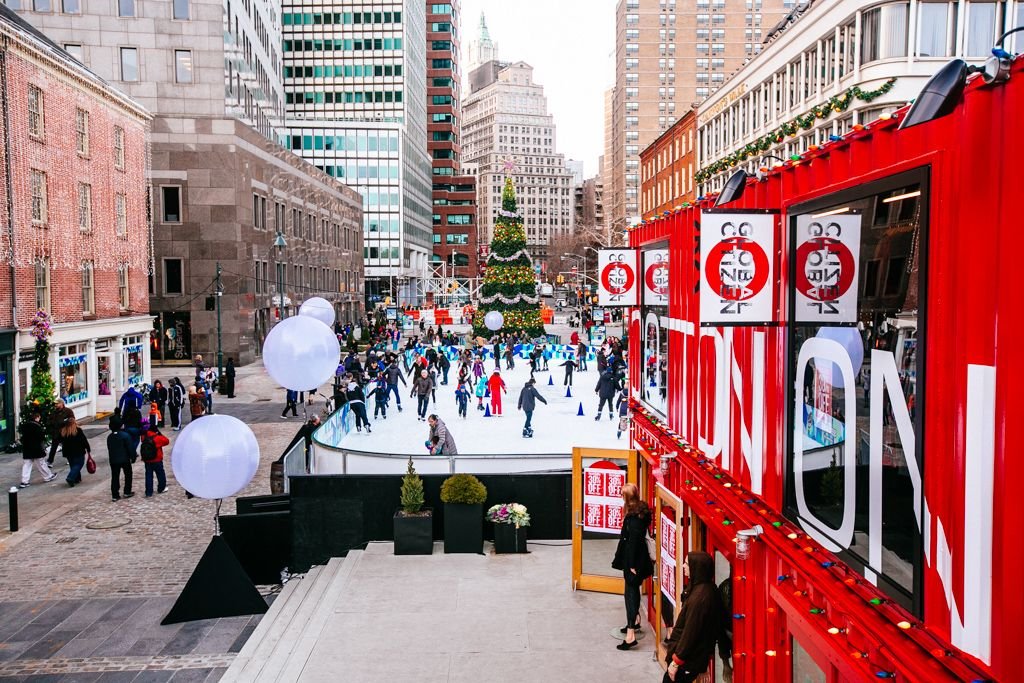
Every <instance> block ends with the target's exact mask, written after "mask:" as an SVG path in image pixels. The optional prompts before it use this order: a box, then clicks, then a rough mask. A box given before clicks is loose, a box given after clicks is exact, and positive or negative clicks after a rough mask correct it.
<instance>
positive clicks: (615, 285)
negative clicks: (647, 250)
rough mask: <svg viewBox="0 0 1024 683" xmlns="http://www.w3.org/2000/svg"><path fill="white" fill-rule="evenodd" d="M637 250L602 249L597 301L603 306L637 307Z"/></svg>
mask: <svg viewBox="0 0 1024 683" xmlns="http://www.w3.org/2000/svg"><path fill="white" fill-rule="evenodd" d="M636 257H637V252H636V250H635V249H602V250H601V251H600V252H598V257H597V299H598V303H599V304H600V305H602V306H636V305H637V290H638V289H639V283H638V280H639V278H638V277H637V267H636V260H637V259H636Z"/></svg>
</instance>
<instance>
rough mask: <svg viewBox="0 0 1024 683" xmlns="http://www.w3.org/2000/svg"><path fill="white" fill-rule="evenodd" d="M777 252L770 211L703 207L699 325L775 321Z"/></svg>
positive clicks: (773, 221) (749, 323) (773, 223)
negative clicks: (724, 209)
mask: <svg viewBox="0 0 1024 683" xmlns="http://www.w3.org/2000/svg"><path fill="white" fill-rule="evenodd" d="M774 255H775V217H774V216H773V215H772V214H770V213H734V212H707V211H705V212H702V213H701V223H700V262H701V274H700V278H701V281H700V322H701V325H757V324H763V323H767V322H771V321H772V320H773V318H774V316H773V315H772V313H773V311H772V291H773V288H772V283H773V282H774V280H773V278H772V261H773V260H774Z"/></svg>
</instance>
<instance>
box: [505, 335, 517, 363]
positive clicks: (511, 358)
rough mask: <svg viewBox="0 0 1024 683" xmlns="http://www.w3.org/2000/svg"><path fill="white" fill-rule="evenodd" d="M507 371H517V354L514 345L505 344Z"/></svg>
mask: <svg viewBox="0 0 1024 683" xmlns="http://www.w3.org/2000/svg"><path fill="white" fill-rule="evenodd" d="M505 369H506V370H515V369H516V354H515V351H514V349H513V346H512V343H511V342H510V343H508V344H505Z"/></svg>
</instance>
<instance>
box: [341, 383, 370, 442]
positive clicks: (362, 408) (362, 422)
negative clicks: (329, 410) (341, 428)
mask: <svg viewBox="0 0 1024 683" xmlns="http://www.w3.org/2000/svg"><path fill="white" fill-rule="evenodd" d="M345 397H346V398H347V399H348V406H349V409H350V410H351V411H352V412H353V413H354V414H355V416H356V431H357V432H361V431H362V428H363V427H366V433H367V434H369V433H371V432H373V430H372V429H370V420H369V418H368V417H367V416H366V402H365V400H364V398H363V390H362V389H361V388H360V387H359V385H358V384H356V383H355V382H349V383H348V391H346V392H345Z"/></svg>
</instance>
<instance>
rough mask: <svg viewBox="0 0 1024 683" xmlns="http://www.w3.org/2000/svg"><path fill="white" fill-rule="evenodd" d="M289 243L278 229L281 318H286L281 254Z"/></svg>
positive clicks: (275, 239) (278, 275) (275, 246)
mask: <svg viewBox="0 0 1024 683" xmlns="http://www.w3.org/2000/svg"><path fill="white" fill-rule="evenodd" d="M287 246H288V243H287V242H285V241H284V233H282V232H281V231H280V230H278V231H277V237H275V238H274V248H275V249H277V297H278V299H277V300H278V307H279V311H280V316H281V320H284V265H283V264H282V261H281V254H282V252H284V249H285V247H287Z"/></svg>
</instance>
